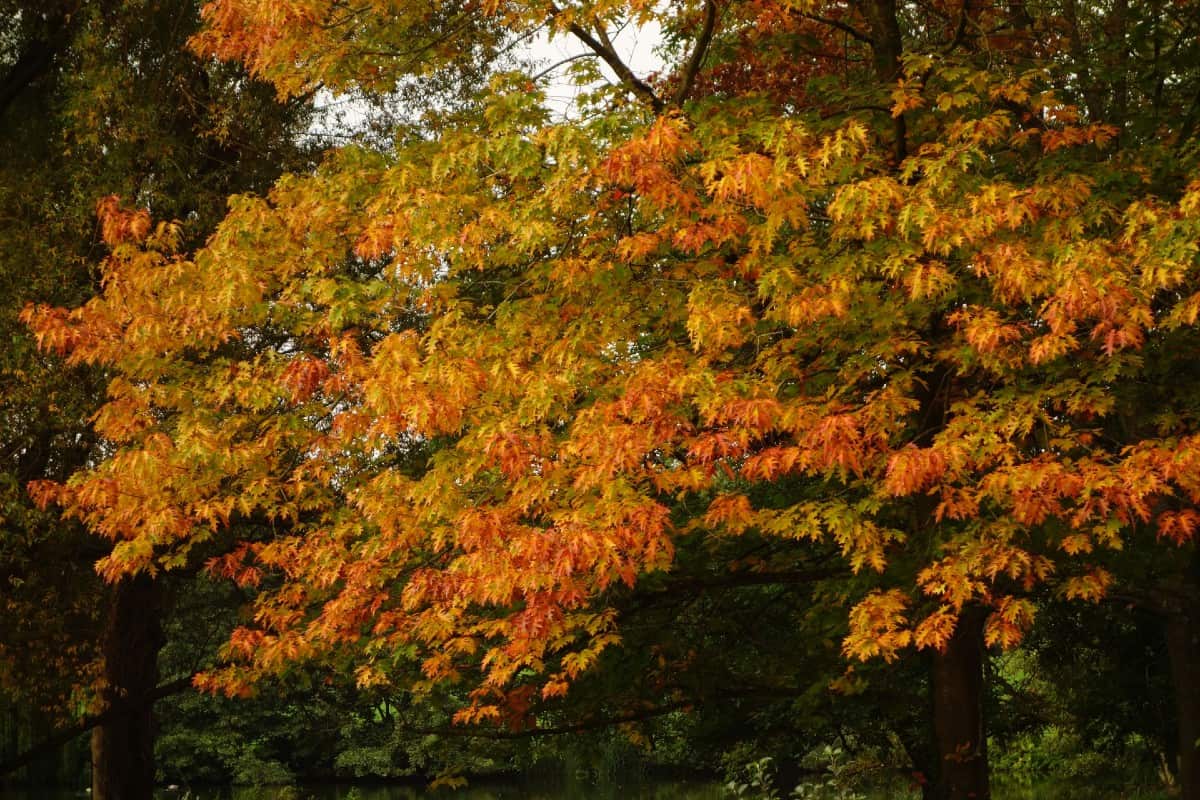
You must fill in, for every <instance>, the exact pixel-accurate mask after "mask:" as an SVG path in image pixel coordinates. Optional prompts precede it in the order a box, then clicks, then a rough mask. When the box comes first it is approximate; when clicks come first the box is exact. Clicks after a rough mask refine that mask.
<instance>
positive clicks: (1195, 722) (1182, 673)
mask: <svg viewBox="0 0 1200 800" xmlns="http://www.w3.org/2000/svg"><path fill="white" fill-rule="evenodd" d="M1167 653H1168V655H1169V657H1170V660H1171V682H1172V683H1173V684H1174V688H1175V711H1176V717H1177V720H1178V722H1177V726H1178V727H1177V740H1178V745H1177V746H1178V748H1179V755H1178V765H1179V788H1180V795H1179V796H1180V800H1200V747H1197V741H1198V740H1200V625H1198V624H1197V623H1196V621H1195V620H1194V619H1193V617H1192V616H1190V615H1186V614H1178V615H1173V616H1171V617H1169V618H1168V619H1167Z"/></svg>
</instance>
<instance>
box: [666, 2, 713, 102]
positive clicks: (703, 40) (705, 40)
mask: <svg viewBox="0 0 1200 800" xmlns="http://www.w3.org/2000/svg"><path fill="white" fill-rule="evenodd" d="M716 27H717V4H716V2H715V0H704V27H703V28H701V30H700V36H699V38H697V39H696V45H695V47H693V48H692V55H691V57H689V58H688V61H687V66H685V67H684V69H683V79H682V80H681V81H680V84H679V92H678V93H677V94H676V95H675V105H677V106H681V105H683V103H684V101H685V100H687V97H688V95H689V94H691V93H692V86H693V85H694V84H695V82H696V75H697V73H699V72H700V67H701V66H703V65H704V57H705V56H706V55H708V47H709V45H710V44H712V37H713V30H714V29H715V28H716Z"/></svg>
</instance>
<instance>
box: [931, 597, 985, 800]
mask: <svg viewBox="0 0 1200 800" xmlns="http://www.w3.org/2000/svg"><path fill="white" fill-rule="evenodd" d="M986 617H987V612H986V611H985V610H984V609H982V608H978V607H969V608H966V609H964V610H963V612H962V615H961V616H960V617H959V621H958V627H957V628H956V629H955V631H954V635H953V636H952V637H951V639H950V642H949V644H948V645H947V646H946V649H945V650H944V651H941V652H934V653H933V656H932V665H931V670H932V674H931V691H932V700H933V734H934V741H935V743H936V745H937V752H938V765H937V774H936V775H934V776H932V777H933V782H932V786H930V788H929V791H928V792H927V796H928V797H931V798H934V799H935V800H988V798H990V797H991V792H990V789H989V786H988V760H987V736H986V733H985V730H984V718H983V666H984V658H985V653H986V650H985V648H984V644H983V623H984V620H985V619H986Z"/></svg>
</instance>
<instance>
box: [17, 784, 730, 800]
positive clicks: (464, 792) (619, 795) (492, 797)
mask: <svg viewBox="0 0 1200 800" xmlns="http://www.w3.org/2000/svg"><path fill="white" fill-rule="evenodd" d="M728 796H729V795H728V794H727V793H726V792H725V790H724V789H723V788H722V787H721V786H719V785H716V784H697V783H657V784H638V785H632V786H588V785H584V784H581V785H566V786H557V787H550V788H547V787H533V786H483V787H474V788H468V789H461V790H457V791H449V790H446V789H439V790H431V789H424V788H420V787H411V786H300V787H294V786H284V787H273V786H261V787H250V786H246V787H234V788H222V789H192V790H190V791H189V790H185V789H179V790H174V791H169V790H165V789H164V790H161V791H159V792H158V793H157V794H155V800H433V798H437V799H438V800H726V798H728ZM88 797H89V795H88V793H86V792H62V791H44V790H43V791H37V790H16V789H13V790H0V798H2V800H87V798H88Z"/></svg>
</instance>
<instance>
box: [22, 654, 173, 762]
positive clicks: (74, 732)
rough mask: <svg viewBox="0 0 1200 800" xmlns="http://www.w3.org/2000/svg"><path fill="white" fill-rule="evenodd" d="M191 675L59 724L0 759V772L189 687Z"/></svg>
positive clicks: (39, 756)
mask: <svg viewBox="0 0 1200 800" xmlns="http://www.w3.org/2000/svg"><path fill="white" fill-rule="evenodd" d="M193 677H195V676H194V675H186V676H184V677H182V678H177V679H176V680H173V681H171V682H169V683H164V684H162V685H160V686H157V687H155V689H154V691H152V692H150V693H149V694H148V695H146V696H145V697H144V698H142V700H141V702H138V703H135V704H133V705H130V706H110V707H109V708H107V709H105V710H104V711H101V712H100V713H99V714H89V715H88V716H86V717H84V718H83V719H81V720H79V721H78V722H76V723H75V724H74V725H70V726H68V727H66V728H61V729H59V730H57V731H55V732H54V733H52V734H50V735H49V736H48V737H46V738H45V739H43V740H42V741H40V742H38V743H37V744H35V745H33V746H32V747H29V748H27V749H26V750H24V751H23V752H20V753H18V754H17V755H15V756H13V757H12V758H10V759H8V760H6V761H0V775H7V774H8V773H10V772H15V771H16V770H18V769H20V768H21V767H24V766H26V765H27V764H31V763H32V762H34V761H37V760H38V759H39V758H41V757H42V756H45V755H48V754H50V753H53V752H55V751H56V750H58V749H60V748H62V747H63V746H64V745H66V744H67V743H69V742H70V741H71V740H73V739H74V738H75V737H77V736H81V735H82V734H85V733H87V732H88V731H90V730H91V729H92V728H96V727H99V726H101V725H104V724H105V723H107V722H109V721H111V720H114V719H117V718H118V717H120V716H121V715H122V714H128V713H130V712H131V711H140V710H142V709H144V708H145V707H146V706H149V705H153V704H154V702H155V701H157V700H161V699H163V698H164V697H170V696H171V695H175V694H179V693H180V692H183V691H185V690H186V689H188V688H190V687H191V685H192V678H193Z"/></svg>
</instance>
